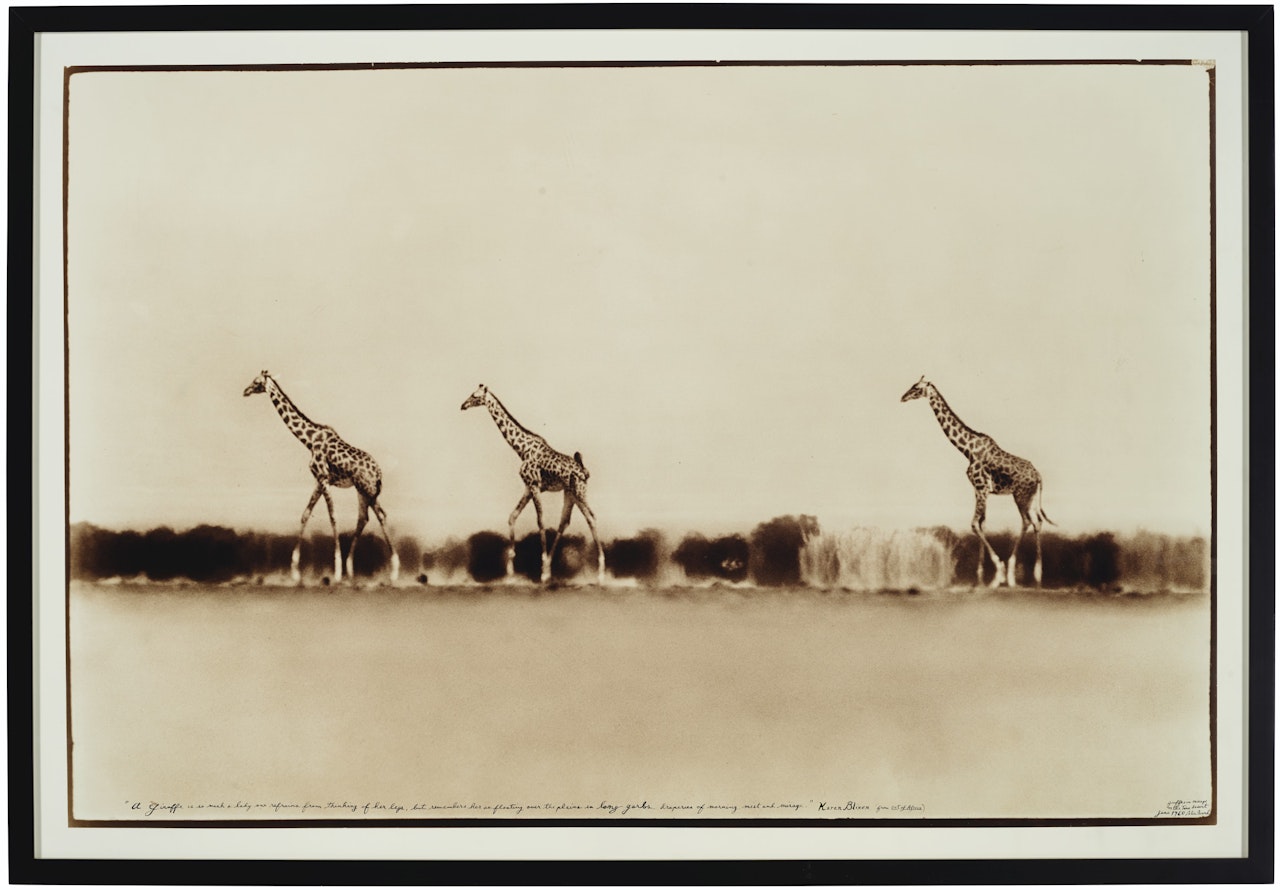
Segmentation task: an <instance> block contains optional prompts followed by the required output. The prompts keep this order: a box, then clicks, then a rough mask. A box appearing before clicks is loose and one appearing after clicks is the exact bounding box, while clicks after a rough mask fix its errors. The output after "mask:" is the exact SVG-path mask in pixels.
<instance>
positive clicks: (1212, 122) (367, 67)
mask: <svg viewBox="0 0 1280 890" xmlns="http://www.w3.org/2000/svg"><path fill="white" fill-rule="evenodd" d="M1198 64H1204V63H1202V62H1200V61H1198V60H1195V59H1110V60H1108V59H1031V60H1017V59H993V60H970V59H962V60H935V59H929V60H919V59H917V60H896V61H893V60H858V61H849V60H834V61H821V60H799V59H788V60H773V61H748V60H730V61H722V60H715V61H695V60H675V61H647V62H582V61H573V62H403V63H391V62H386V63H384V62H366V63H347V62H332V63H298V64H264V65H132V66H130V65H72V66H67V67H66V68H64V70H63V90H62V313H63V315H62V336H63V354H62V360H63V431H64V436H63V456H64V467H63V483H64V490H63V500H64V503H63V522H64V534H65V538H64V541H63V570H64V582H65V585H66V586H65V590H64V602H63V608H64V613H63V614H64V615H65V623H64V634H63V637H64V639H63V646H64V649H63V651H64V670H65V676H66V695H65V712H66V724H67V738H66V758H67V825H68V827H73V828H74V827H144V826H151V827H174V828H186V827H286V826H288V827H307V826H324V827H328V826H335V827H346V826H366V827H367V826H370V825H372V826H374V827H403V826H402V825H401V821H402V820H365V821H361V820H355V821H343V820H335V821H330V820H296V824H295V820H281V821H266V822H262V823H259V822H258V821H257V820H254V821H252V822H250V821H244V822H241V821H227V822H224V821H190V822H188V821H171V822H163V823H161V822H135V821H132V820H120V821H111V820H82V819H77V818H75V811H74V799H75V796H74V781H75V771H74V769H73V745H74V741H73V740H74V733H73V729H72V723H71V716H72V708H71V538H70V528H71V407H70V403H71V394H70V393H71V375H70V364H71V359H70V330H69V325H70V280H69V277H68V274H67V270H68V258H69V254H70V244H69V239H68V207H69V194H70V192H69V181H70V176H69V172H70V168H69V165H70V115H71V77H72V75H74V74H80V73H93V72H118V73H129V72H136V73H153V72H185V71H190V72H201V71H210V72H217V71H250V72H253V71H280V72H291V71H297V72H304V71H377V70H403V69H472V68H667V67H673V68H699V67H710V68H716V67H886V66H887V67H929V66H932V67H955V66H961V67H987V66H1020V65H1023V66H1036V67H1041V66H1048V65H1083V66H1096V65H1126V66H1129V65H1156V66H1168V65H1182V66H1193V65H1198ZM1205 67H1206V73H1207V74H1208V78H1209V270H1210V272H1209V331H1210V333H1209V338H1210V340H1209V355H1210V360H1209V427H1210V433H1209V441H1210V455H1209V464H1210V466H1209V476H1210V534H1209V560H1210V575H1209V609H1210V612H1209V615H1210V617H1209V771H1210V776H1209V780H1210V796H1211V803H1210V815H1209V816H1205V817H1199V818H1195V819H1185V820H1183V819H1177V820H1174V819H1148V818H1137V819H1052V818H1049V819H1041V818H1028V819H1015V820H1001V819H996V820H991V819H956V820H924V819H921V820H888V819H884V820H878V819H877V820H856V819H850V820H727V821H726V822H724V826H730V827H731V826H745V827H752V826H754V827H761V826H770V825H774V824H775V823H776V824H777V825H783V826H796V827H821V826H827V825H833V824H834V825H842V826H849V825H858V826H865V827H894V826H905V825H910V826H919V827H930V826H933V827H945V826H954V827H1015V826H1018V827H1021V826H1032V827H1040V826H1043V827H1065V826H1108V825H1133V826H1141V825H1169V824H1177V825H1216V824H1217V815H1218V769H1217V765H1218V758H1217V741H1218V734H1217V643H1218V634H1217V632H1218V622H1217V614H1218V609H1217V606H1218V599H1217V591H1218V584H1217V577H1218V576H1217V544H1218V539H1217V532H1218V505H1217V480H1218V473H1217V467H1218V461H1217V417H1218V415H1217V337H1216V334H1217V239H1216V212H1217V209H1216V208H1217V204H1216V200H1217V178H1216V167H1215V165H1216V157H1217V155H1216V145H1217V143H1216V135H1217V134H1216V129H1215V127H1216V119H1217V116H1216V105H1215V102H1216V80H1215V66H1214V65H1213V64H1212V63H1210V64H1208V65H1206V66H1205ZM508 821H510V823H511V824H512V825H533V826H536V825H546V824H553V825H564V826H572V825H576V824H578V823H577V822H575V821H560V820H536V821H535V820H527V821H525V820H484V819H480V820H408V821H405V822H404V825H407V826H422V825H424V824H431V825H437V824H438V825H441V826H459V827H461V826H463V825H468V826H471V825H485V826H497V825H500V824H504V823H506V822H508ZM811 822H812V825H809V823H811ZM581 824H583V825H612V824H620V825H637V824H638V825H648V824H654V825H663V826H673V825H684V824H686V820H652V821H651V820H634V821H632V820H625V821H619V820H608V819H606V820H587V821H585V822H582V823H581ZM687 824H690V825H700V826H708V827H719V826H720V823H719V821H715V822H712V821H701V820H688V821H687Z"/></svg>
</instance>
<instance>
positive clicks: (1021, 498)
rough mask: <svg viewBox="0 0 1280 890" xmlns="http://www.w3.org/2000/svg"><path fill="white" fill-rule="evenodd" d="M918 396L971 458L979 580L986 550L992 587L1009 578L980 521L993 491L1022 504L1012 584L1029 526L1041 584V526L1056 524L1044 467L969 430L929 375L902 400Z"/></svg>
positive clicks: (1012, 558)
mask: <svg viewBox="0 0 1280 890" xmlns="http://www.w3.org/2000/svg"><path fill="white" fill-rule="evenodd" d="M919 398H927V399H928V400H929V406H930V407H931V408H933V413H934V415H935V416H936V417H937V418H938V424H939V425H940V426H941V427H942V432H943V434H945V435H946V437H947V439H948V440H949V441H950V442H951V444H952V445H954V446H955V447H956V448H958V449H959V450H960V453H961V454H963V455H964V456H965V457H967V458H968V459H969V469H968V470H967V475H968V476H969V482H970V483H972V485H973V494H974V501H975V503H974V508H973V523H972V528H973V530H974V532H975V533H977V535H978V540H979V541H980V544H979V546H978V584H979V585H981V584H982V575H983V569H984V567H985V560H984V559H983V555H984V553H985V554H989V555H990V556H991V561H992V562H993V563H995V566H996V574H995V577H994V578H993V579H992V580H991V586H992V587H999V586H1000V585H1001V584H1002V583H1005V578H1006V576H1005V566H1004V564H1003V563H1002V562H1001V561H1000V557H999V556H997V555H996V551H995V548H994V547H992V546H991V542H990V541H988V540H987V536H986V534H985V533H984V532H983V529H982V525H983V522H985V521H986V518H987V497H988V496H989V495H993V494H1011V495H1013V501H1014V503H1015V504H1017V505H1018V512H1019V513H1020V514H1021V516H1022V530H1021V531H1020V532H1019V533H1018V540H1017V542H1016V543H1014V545H1013V552H1012V553H1010V554H1009V573H1008V583H1009V584H1010V585H1015V584H1017V582H1018V579H1017V566H1018V547H1019V546H1020V545H1021V544H1022V539H1023V538H1024V537H1025V536H1026V534H1027V529H1031V531H1032V532H1033V533H1034V535H1035V539H1036V564H1035V570H1034V576H1035V581H1036V586H1037V587H1039V586H1040V582H1041V575H1042V574H1043V572H1042V568H1041V555H1040V527H1041V524H1042V523H1044V522H1048V523H1050V524H1056V523H1054V522H1053V520H1052V519H1050V518H1049V516H1048V514H1046V513H1045V512H1044V508H1043V494H1044V483H1043V482H1042V481H1041V479H1040V472H1039V471H1038V470H1037V469H1036V468H1035V467H1034V466H1032V464H1031V461H1029V460H1026V459H1024V458H1021V457H1018V456H1017V455H1015V454H1010V453H1009V452H1007V451H1005V450H1004V449H1002V448H1001V447H1000V446H999V445H997V444H996V440H995V439H993V438H991V437H990V436H988V435H986V434H985V433H979V432H976V431H975V430H972V429H970V428H969V427H968V426H967V425H966V424H965V423H964V421H962V420H961V419H960V418H959V417H957V416H956V413H955V412H954V411H952V410H951V406H950V405H948V404H947V400H946V399H944V398H943V397H942V393H941V392H939V391H938V388H937V387H936V386H934V385H933V384H932V383H930V382H928V381H927V380H925V379H924V377H923V376H922V377H921V378H920V379H919V380H918V381H917V382H916V383H915V385H914V386H912V387H911V388H910V389H909V390H907V391H906V392H905V393H903V394H902V401H904V402H909V401H911V400H912V399H919ZM1033 501H1039V503H1037V504H1036V506H1035V507H1034V509H1033V508H1032V502H1033Z"/></svg>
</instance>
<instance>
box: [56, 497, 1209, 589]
mask: <svg viewBox="0 0 1280 890" xmlns="http://www.w3.org/2000/svg"><path fill="white" fill-rule="evenodd" d="M820 531H821V530H820V529H819V526H818V522H817V520H816V519H815V518H814V517H812V516H804V515H801V516H779V517H775V518H774V519H771V520H769V521H767V522H763V523H760V524H759V525H757V526H756V527H755V528H754V529H753V530H752V532H751V534H750V535H746V536H744V535H741V534H729V535H723V536H719V537H707V536H706V535H703V534H700V533H697V532H694V533H691V534H688V535H685V536H684V537H683V538H682V539H681V540H680V542H679V543H678V544H677V545H676V546H675V547H672V546H670V544H669V543H668V541H667V539H666V537H665V536H664V535H663V534H662V533H661V532H659V531H657V530H655V529H646V530H643V531H641V532H640V533H638V534H637V535H635V536H634V537H627V538H615V539H613V540H611V541H606V542H604V550H605V562H606V565H607V568H608V572H609V574H610V575H612V576H613V577H615V578H635V579H637V580H639V581H642V582H643V581H648V582H658V583H671V584H678V583H681V582H682V580H684V579H687V580H689V581H695V582H698V581H723V582H731V583H736V582H743V581H748V580H750V581H752V582H754V583H756V584H759V585H764V586H798V585H801V584H803V583H804V579H803V577H802V569H801V555H800V554H801V551H802V550H803V548H804V546H805V542H806V541H807V540H808V539H809V538H811V537H813V536H814V535H818V534H820ZM921 532H922V533H927V534H930V535H934V536H936V537H937V538H938V539H939V540H941V541H943V543H944V544H945V545H946V546H947V547H948V548H949V549H950V552H951V553H952V554H953V555H954V557H955V571H954V579H953V583H955V584H961V585H963V584H970V583H973V580H974V579H975V577H976V574H977V560H978V557H979V543H978V539H977V537H976V536H975V535H973V534H972V533H967V534H963V535H961V534H957V533H956V532H954V531H952V530H951V529H948V528H943V527H938V528H932V529H925V530H921ZM554 537H555V534H554V531H551V532H548V534H547V542H548V545H550V544H551V542H552V541H553V540H554ZM987 537H988V539H989V540H990V541H991V543H992V545H993V546H994V547H995V548H996V550H997V552H998V553H1000V554H1001V556H1002V558H1004V557H1007V554H1008V553H1009V550H1010V548H1011V547H1012V546H1013V542H1014V536H1013V535H1012V534H1008V533H994V534H989V535H988V536H987ZM340 541H341V545H342V548H343V553H346V551H347V548H348V547H350V543H351V536H350V533H349V532H348V533H345V534H342V535H340ZM296 542H297V537H296V536H294V535H281V534H271V533H264V532H241V531H236V530H235V529H231V528H225V527H222V526H214V525H199V526H196V527H195V528H192V529H188V530H186V531H175V530H173V529H171V528H168V527H160V528H155V529H151V530H149V531H145V532H140V531H130V530H126V531H112V530H109V529H103V528H99V527H97V526H94V525H90V524H86V523H80V524H76V525H74V526H72V527H71V535H70V540H69V545H68V550H69V553H68V555H69V557H70V568H71V576H72V577H73V578H78V579H85V580H96V579H105V578H113V577H119V578H139V577H142V578H148V579H151V580H154V581H168V580H173V579H178V578H185V579H189V580H191V581H196V582H201V583H225V582H229V581H233V580H238V579H253V578H257V579H259V580H260V579H262V578H263V577H264V576H269V575H277V574H287V573H288V571H289V565H290V558H291V555H292V553H293V548H294V545H295V543H296ZM1041 544H1042V551H1043V558H1044V584H1045V586H1046V587H1091V588H1096V589H1100V590H1108V589H1119V588H1120V587H1121V586H1122V585H1123V586H1127V587H1129V588H1142V589H1152V590H1159V589H1168V588H1170V587H1176V588H1182V589H1205V588H1206V587H1207V577H1208V574H1207V573H1208V567H1207V562H1208V559H1207V556H1208V551H1207V544H1206V542H1205V540H1204V539H1203V538H1198V537H1196V538H1172V537H1169V536H1165V535H1158V534H1153V533H1149V532H1139V533H1137V534H1136V535H1131V536H1128V537H1126V538H1117V537H1116V536H1115V535H1112V534H1110V533H1107V532H1103V533H1098V534H1091V535H1084V536H1079V537H1068V536H1064V535H1059V534H1045V535H1042V537H1041ZM396 548H397V551H398V553H399V556H400V562H401V569H402V572H404V574H405V575H407V576H408V577H409V578H417V580H419V581H420V582H422V583H426V582H427V581H428V579H430V580H432V581H434V582H435V583H451V582H454V581H461V580H464V579H467V578H469V579H470V580H472V581H476V582H479V583H491V582H494V581H497V580H500V579H501V578H502V577H503V576H504V575H505V574H506V548H507V536H506V535H502V534H499V533H497V532H491V531H482V532H477V533H475V534H473V535H471V536H469V537H467V538H465V539H459V538H450V539H449V540H447V541H446V542H445V543H444V544H443V545H441V546H439V547H435V548H427V547H423V546H422V544H421V543H420V542H419V541H418V540H417V539H415V538H413V537H411V536H404V537H401V538H399V539H398V540H397V541H396ZM540 553H541V548H540V545H539V540H538V534H537V533H536V532H532V533H529V534H527V535H525V536H524V537H523V538H521V539H519V540H517V542H516V547H515V553H514V559H513V568H514V571H515V572H516V574H519V575H522V576H524V577H527V578H530V579H532V580H537V578H538V577H539V571H540V565H541V556H540ZM1034 560H1035V545H1034V541H1033V540H1032V538H1031V537H1030V536H1028V537H1027V538H1026V539H1025V540H1024V541H1023V543H1022V547H1021V549H1020V552H1019V554H1018V562H1019V575H1020V577H1021V578H1022V579H1023V580H1024V582H1025V579H1026V578H1027V577H1028V576H1029V572H1030V568H1031V565H1032V564H1033V563H1034ZM389 562H390V553H389V551H388V549H387V546H386V544H385V543H384V542H383V541H382V539H381V538H380V537H378V536H376V535H363V536H362V537H361V539H360V542H359V545H358V546H357V548H356V555H355V570H356V574H357V575H358V576H366V577H367V576H370V575H376V574H378V573H379V572H383V571H385V570H386V569H387V568H388V565H389ZM595 566H596V552H595V545H594V543H592V542H589V541H587V540H585V539H584V538H583V537H582V536H581V535H565V536H564V538H563V539H562V540H561V541H560V544H559V546H558V547H557V548H556V554H555V558H554V560H553V562H552V567H551V568H552V577H553V578H555V579H560V580H566V579H570V578H573V577H575V576H578V575H579V574H582V575H583V577H585V578H593V577H594V574H595ZM299 567H300V569H301V570H302V572H303V573H304V574H306V575H310V576H312V577H320V578H322V579H327V578H328V576H329V574H330V573H332V571H333V538H332V537H331V536H330V535H329V534H325V533H313V534H311V535H309V536H307V537H306V538H304V539H303V542H302V552H301V558H300V565H299ZM985 569H986V571H985V575H984V577H985V579H986V580H988V581H989V580H990V578H991V572H992V569H991V566H990V565H989V564H988V565H987V566H986V567H985Z"/></svg>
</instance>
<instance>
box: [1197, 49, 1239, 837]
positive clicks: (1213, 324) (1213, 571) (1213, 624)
mask: <svg viewBox="0 0 1280 890" xmlns="http://www.w3.org/2000/svg"><path fill="white" fill-rule="evenodd" d="M1206 73H1207V74H1208V75H1209V84H1208V88H1209V814H1210V816H1211V817H1212V818H1213V820H1214V823H1215V824H1216V823H1217V820H1218V172H1217V171H1218V113H1217V112H1218V105H1217V99H1218V90H1217V77H1216V71H1215V69H1214V68H1212V67H1210V68H1209V69H1208V71H1207V72H1206ZM1246 534H1247V532H1246Z"/></svg>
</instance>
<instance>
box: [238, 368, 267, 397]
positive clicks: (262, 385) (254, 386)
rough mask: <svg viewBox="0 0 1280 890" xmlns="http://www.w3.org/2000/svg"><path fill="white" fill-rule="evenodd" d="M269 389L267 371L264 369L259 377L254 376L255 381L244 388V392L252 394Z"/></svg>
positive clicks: (248, 394)
mask: <svg viewBox="0 0 1280 890" xmlns="http://www.w3.org/2000/svg"><path fill="white" fill-rule="evenodd" d="M266 391H267V372H266V371H263V372H262V373H261V374H259V375H258V376H257V377H254V378H253V382H252V383H250V384H249V385H248V386H246V387H245V388H244V394H245V395H246V396H251V395H253V394H254V393H260V392H266Z"/></svg>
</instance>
